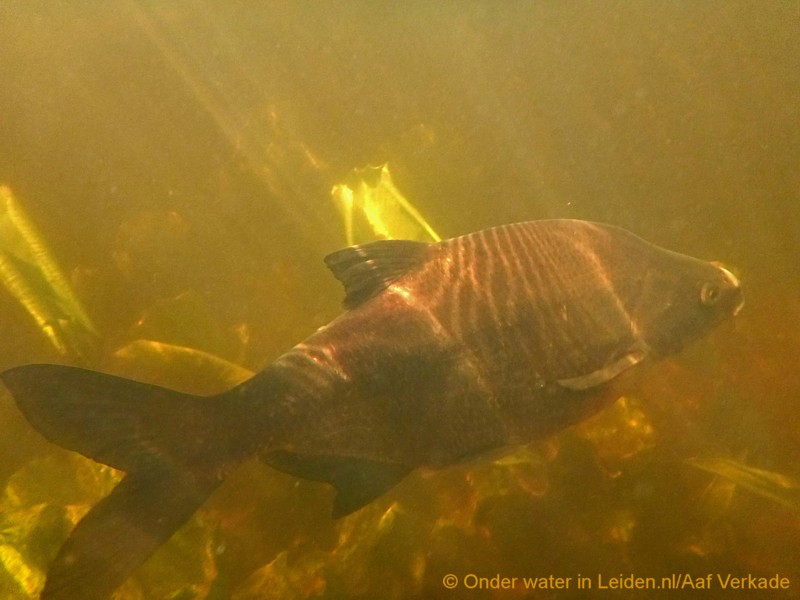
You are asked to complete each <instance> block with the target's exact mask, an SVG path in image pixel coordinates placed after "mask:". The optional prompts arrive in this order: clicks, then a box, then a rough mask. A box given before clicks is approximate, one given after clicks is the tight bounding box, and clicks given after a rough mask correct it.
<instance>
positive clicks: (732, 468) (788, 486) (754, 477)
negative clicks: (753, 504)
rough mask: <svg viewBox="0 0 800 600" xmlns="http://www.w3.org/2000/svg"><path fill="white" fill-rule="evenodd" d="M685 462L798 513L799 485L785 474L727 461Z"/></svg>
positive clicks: (706, 459)
mask: <svg viewBox="0 0 800 600" xmlns="http://www.w3.org/2000/svg"><path fill="white" fill-rule="evenodd" d="M686 462H687V463H688V464H690V465H692V466H693V467H697V468H698V469H702V470H704V471H708V472H709V473H713V474H714V475H719V476H720V477H724V478H725V479H727V480H729V481H731V482H733V483H735V484H737V485H739V486H741V487H743V488H745V489H747V490H750V491H751V492H754V493H756V494H758V495H760V496H763V497H765V498H768V499H770V500H772V501H773V502H776V503H778V504H780V505H781V506H784V507H786V508H788V509H790V510H793V511H796V512H800V483H798V482H797V481H795V480H794V479H791V478H790V477H787V476H786V475H782V474H780V473H775V472H774V471H766V470H764V469H758V468H756V467H751V466H749V465H745V464H743V463H740V462H737V461H735V460H731V459H729V458H690V459H687V460H686Z"/></svg>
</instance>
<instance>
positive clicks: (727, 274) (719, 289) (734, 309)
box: [700, 261, 744, 317]
mask: <svg viewBox="0 0 800 600" xmlns="http://www.w3.org/2000/svg"><path fill="white" fill-rule="evenodd" d="M711 264H712V265H714V266H715V267H716V268H717V269H718V270H719V273H720V279H719V281H715V282H708V283H706V284H705V285H704V286H703V288H702V290H701V292H700V301H701V302H702V303H703V304H705V305H708V306H711V305H718V307H719V308H720V309H721V310H722V311H724V312H726V313H728V314H729V315H730V316H732V317H735V316H736V315H738V314H739V312H740V311H741V310H742V307H744V295H743V294H742V286H741V283H740V282H739V278H738V277H736V275H734V274H733V273H732V272H731V271H730V270H728V269H727V268H726V267H725V266H724V265H722V263H719V262H716V261H715V262H712V263H711Z"/></svg>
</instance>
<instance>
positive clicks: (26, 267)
mask: <svg viewBox="0 0 800 600" xmlns="http://www.w3.org/2000/svg"><path fill="white" fill-rule="evenodd" d="M0 281H2V282H3V284H5V286H6V288H7V289H8V291H9V292H11V294H13V295H14V297H15V298H17V300H19V302H20V303H21V304H22V305H23V306H24V307H25V308H26V310H27V311H28V312H29V313H30V315H31V316H32V317H33V318H34V320H35V321H36V323H37V324H38V325H39V328H40V329H41V330H42V332H43V333H44V334H45V335H46V336H47V337H48V338H49V339H50V341H51V342H52V344H53V345H54V346H55V347H56V349H57V350H58V351H59V352H60V353H61V354H69V353H74V354H78V355H83V354H84V353H85V351H86V348H87V344H91V341H90V340H92V338H93V337H95V336H96V335H97V331H96V329H95V327H94V325H93V324H92V321H91V320H90V319H89V316H88V315H87V314H86V312H85V311H84V309H83V307H82V306H81V303H80V301H79V300H78V298H77V297H76V296H75V294H74V292H73V291H72V288H71V286H70V285H69V283H68V282H67V279H66V277H64V274H63V273H62V271H61V269H60V268H59V266H58V264H57V263H56V261H55V259H54V258H53V256H52V254H51V252H50V250H49V249H48V248H47V245H46V244H45V242H44V240H43V239H42V236H41V235H40V234H39V232H38V231H37V229H36V227H35V226H34V224H33V223H32V222H31V220H30V219H29V218H28V216H27V215H26V214H25V211H24V210H23V209H22V207H21V206H20V204H19V202H18V201H17V199H16V198H15V197H14V195H13V193H12V192H11V190H10V189H9V188H8V187H6V186H0Z"/></svg>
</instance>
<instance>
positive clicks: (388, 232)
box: [331, 164, 441, 246]
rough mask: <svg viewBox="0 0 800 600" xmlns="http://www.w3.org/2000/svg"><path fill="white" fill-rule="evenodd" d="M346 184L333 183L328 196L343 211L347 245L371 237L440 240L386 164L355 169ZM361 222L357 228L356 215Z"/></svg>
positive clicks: (367, 239)
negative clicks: (395, 181) (397, 185)
mask: <svg viewBox="0 0 800 600" xmlns="http://www.w3.org/2000/svg"><path fill="white" fill-rule="evenodd" d="M349 180H350V182H349V183H341V184H337V185H335V186H333V189H332V190H331V195H332V196H333V200H334V202H335V203H336V205H337V206H338V208H339V210H340V211H341V213H342V218H343V220H344V228H345V235H346V237H347V244H348V245H351V246H352V245H353V244H357V243H360V242H364V241H369V240H371V239H375V237H376V236H377V237H378V238H383V239H407V240H433V241H437V242H438V241H439V240H441V237H439V235H438V234H437V233H436V232H435V231H434V230H433V228H432V227H431V226H430V225H429V224H428V222H427V221H426V220H425V218H424V217H423V216H422V214H421V213H420V212H419V211H418V210H417V209H416V207H415V206H414V205H413V204H411V202H409V201H408V199H406V198H405V196H403V194H401V193H400V190H398V189H397V187H396V186H395V185H394V182H393V181H392V176H391V174H390V173H389V167H388V166H387V165H386V164H384V165H381V166H379V167H365V168H363V169H354V170H353V172H352V173H351V174H350V177H349ZM357 216H360V217H361V219H362V221H364V224H363V225H362V226H360V227H357V223H356V217H357Z"/></svg>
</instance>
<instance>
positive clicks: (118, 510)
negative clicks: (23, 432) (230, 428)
mask: <svg viewBox="0 0 800 600" xmlns="http://www.w3.org/2000/svg"><path fill="white" fill-rule="evenodd" d="M0 378H1V379H2V380H3V383H5V385H6V387H8V389H9V390H10V391H11V393H12V394H13V395H14V398H15V400H16V402H17V405H18V406H19V408H20V410H21V411H22V412H23V414H24V415H25V417H26V418H27V419H28V421H29V422H30V423H31V424H32V425H33V426H34V427H35V428H36V429H38V430H39V431H40V432H41V433H42V434H43V435H44V436H45V437H46V438H47V439H49V440H50V441H52V442H54V443H56V444H59V445H61V446H63V447H65V448H68V449H70V450H75V451H77V452H80V453H81V454H83V455H84V456H87V457H89V458H91V459H93V460H96V461H98V462H102V463H105V464H107V465H110V466H112V467H115V468H117V469H121V470H124V471H126V472H127V476H126V477H125V479H124V480H123V481H122V482H121V483H120V484H119V485H118V486H117V487H116V488H115V489H114V490H113V491H112V492H111V494H109V495H108V496H107V497H106V498H104V499H103V500H102V501H101V502H100V503H98V504H97V505H96V506H95V507H94V508H93V509H92V510H91V511H90V512H89V513H88V514H87V515H86V517H84V519H83V520H81V521H80V522H79V523H78V525H77V526H76V527H75V529H74V530H73V532H72V534H71V535H70V537H69V539H68V540H67V541H66V542H65V544H64V545H63V546H62V548H61V550H60V551H59V553H58V556H57V557H56V559H55V560H54V562H53V564H52V565H51V567H50V571H49V572H48V577H47V583H46V584H45V588H44V591H43V592H42V596H41V597H42V599H43V600H56V599H59V600H60V599H67V598H84V599H98V600H99V599H101V598H107V597H108V596H109V595H110V594H111V592H112V591H113V590H114V589H115V588H116V587H118V586H119V585H120V584H121V583H122V582H124V581H125V579H127V578H128V576H129V575H130V574H131V572H132V571H133V570H134V569H135V568H136V567H137V566H139V565H140V564H141V563H142V562H144V561H145V559H147V557H148V556H150V554H152V553H153V552H154V551H155V550H156V548H158V547H159V546H160V545H161V544H162V543H163V542H165V541H166V540H167V539H169V538H170V537H171V536H172V534H173V533H174V532H175V531H176V530H177V529H178V528H179V527H180V526H181V525H182V524H183V523H184V522H185V521H187V520H188V519H189V517H190V516H191V515H192V513H193V512H194V511H195V510H196V509H197V508H198V507H199V506H200V504H202V503H203V501H204V500H205V499H206V498H207V497H208V496H209V495H210V494H211V492H212V491H213V490H214V488H216V487H217V485H219V483H220V482H221V481H222V479H223V477H224V474H225V471H226V470H227V465H228V464H229V463H228V462H227V457H226V456H220V454H222V453H223V451H222V448H223V445H221V443H216V442H215V439H216V437H217V436H215V435H214V430H215V429H217V428H218V427H220V425H222V424H221V423H220V422H219V421H218V420H217V414H216V413H217V412H218V410H219V404H218V403H215V402H214V401H213V400H211V399H209V398H202V397H197V396H192V395H189V394H183V393H180V392H176V391H173V390H169V389H166V388H162V387H158V386H154V385H149V384H144V383H138V382H135V381H130V380H127V379H122V378H120V377H114V376H111V375H105V374H102V373H97V372H94V371H88V370H85V369H78V368H73V367H64V366H57V365H28V366H24V367H18V368H15V369H11V370H9V371H6V372H4V373H2V374H0ZM220 442H222V441H221V440H220ZM226 450H227V448H226Z"/></svg>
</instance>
